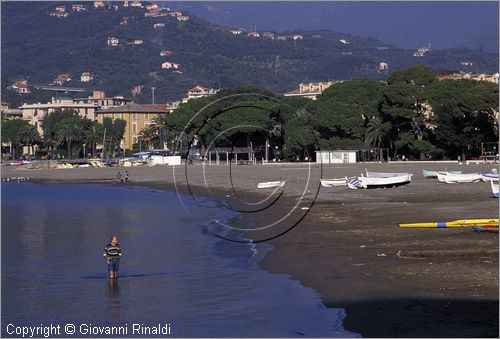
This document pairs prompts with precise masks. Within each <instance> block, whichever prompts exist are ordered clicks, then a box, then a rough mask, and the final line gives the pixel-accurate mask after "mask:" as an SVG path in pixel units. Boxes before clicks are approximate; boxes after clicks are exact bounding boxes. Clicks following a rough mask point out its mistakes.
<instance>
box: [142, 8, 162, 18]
mask: <svg viewBox="0 0 500 339" xmlns="http://www.w3.org/2000/svg"><path fill="white" fill-rule="evenodd" d="M144 16H145V17H146V18H158V17H162V16H167V11H166V10H165V9H163V8H161V7H157V8H154V9H152V10H150V11H147V12H146V13H144Z"/></svg>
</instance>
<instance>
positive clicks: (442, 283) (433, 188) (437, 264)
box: [2, 163, 499, 337]
mask: <svg viewBox="0 0 500 339" xmlns="http://www.w3.org/2000/svg"><path fill="white" fill-rule="evenodd" d="M494 166H495V165H491V164H490V165H459V164H439V163H438V164H412V163H390V164H372V163H370V164H355V165H339V166H334V165H328V166H323V167H320V166H317V165H313V166H312V167H311V168H310V169H309V168H307V167H304V166H297V165H286V164H279V165H267V166H263V165H257V166H237V167H231V169H230V168H229V167H228V166H208V167H206V168H205V175H204V173H203V167H202V166H188V167H187V168H184V167H181V168H178V169H177V170H176V172H175V178H176V183H177V186H178V188H179V189H181V190H182V191H183V192H188V191H189V190H191V191H192V192H193V193H195V194H202V195H213V196H214V197H215V198H217V199H221V200H226V201H228V203H229V204H230V205H231V206H233V207H235V208H243V209H245V208H246V209H247V210H248V211H249V210H251V209H252V208H249V205H248V204H244V203H241V202H238V199H236V198H239V199H242V200H245V201H250V202H257V201H258V200H261V199H262V196H263V195H262V194H263V192H262V191H259V190H257V189H256V183H257V182H262V181H271V180H286V185H285V187H284V191H283V192H284V193H283V196H282V197H280V198H279V199H277V201H276V203H275V204H274V205H273V206H272V208H268V209H265V210H263V211H259V212H258V213H243V215H244V219H245V220H246V222H247V223H248V224H253V225H257V226H258V225H265V224H268V223H270V221H272V220H275V219H277V218H278V217H279V216H280V215H281V214H283V213H284V212H286V211H290V210H291V209H292V208H293V206H295V205H296V204H297V206H298V208H297V209H296V210H294V212H293V213H292V214H291V216H290V218H288V219H287V220H290V221H289V223H288V224H287V225H284V226H279V225H278V226H276V227H271V228H266V229H265V230H263V231H256V232H255V239H265V238H267V237H273V236H276V235H277V234H279V233H284V234H283V235H282V236H279V237H277V238H275V239H273V240H271V243H272V244H273V245H275V249H274V250H273V251H272V252H271V253H270V254H268V255H267V256H266V257H265V259H264V260H263V262H262V263H261V264H262V266H263V267H264V268H265V269H266V270H269V271H271V272H274V273H283V274H289V275H291V276H292V277H293V278H294V279H297V280H299V281H300V282H301V283H302V284H304V285H305V286H308V287H312V288H314V289H315V290H317V291H318V292H319V293H320V294H321V296H322V299H323V302H324V303H325V304H326V305H327V306H330V307H342V308H345V310H346V313H347V317H346V319H345V321H344V327H345V328H346V329H348V330H350V331H353V332H358V333H360V334H361V335H363V336H365V337H498V334H499V333H498V330H499V325H498V316H499V313H498V233H490V232H481V233H475V232H473V231H471V229H469V228H462V229H401V228H399V227H398V223H403V222H423V221H443V220H455V219H465V218H490V217H498V213H499V205H498V199H495V198H493V197H492V195H491V189H490V186H489V184H487V183H483V182H480V183H474V184H444V183H438V182H437V180H436V179H424V178H423V177H422V175H421V170H422V168H427V169H438V170H444V168H445V167H446V168H447V169H448V170H462V171H463V172H476V171H488V170H491V168H492V167H494ZM365 168H367V169H368V170H374V171H383V172H391V171H393V172H406V171H407V172H410V173H413V174H414V176H413V180H412V182H411V184H410V185H407V186H403V187H398V188H391V189H377V190H350V189H348V188H344V187H340V188H332V189H327V188H323V187H321V188H320V187H319V177H320V176H322V177H324V178H334V177H343V176H344V175H348V176H351V175H359V173H360V172H363V171H364V170H365ZM119 170H120V171H121V172H122V173H123V172H124V171H125V170H128V172H129V173H130V181H131V183H130V184H140V185H145V186H153V187H156V188H162V189H173V188H174V185H173V181H174V180H173V178H174V176H173V173H172V168H167V167H140V168H139V167H134V168H128V169H124V168H103V169H95V168H81V169H60V170H25V169H13V168H7V167H4V168H2V177H16V176H24V177H30V179H31V180H41V181H49V182H114V181H116V179H115V178H116V174H117V172H118V171H119ZM186 173H187V174H188V175H187V180H186V176H185V174H186ZM308 174H310V178H309V186H308V187H307V188H306V189H304V188H305V187H306V185H307V182H308V181H307V177H308ZM205 179H206V183H207V186H206V187H208V188H210V190H207V189H206V188H205V187H204V183H205ZM231 182H232V183H233V184H234V187H235V189H234V190H233V189H232V188H231ZM187 183H189V189H188V188H187ZM266 192H269V191H266ZM316 194H317V196H316ZM301 197H302V200H300V198H301ZM269 201H274V198H272V199H269ZM250 207H251V206H250ZM308 207H310V209H306V208H308ZM302 208H304V209H302ZM302 217H303V219H301V218H302ZM296 221H300V222H298V223H297V225H296V226H295V227H294V228H293V229H292V230H291V231H289V232H285V231H286V230H287V229H288V227H290V226H292V225H294V223H295V222H296ZM248 233H249V234H250V237H252V238H254V233H253V232H248Z"/></svg>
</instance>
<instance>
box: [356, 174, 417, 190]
mask: <svg viewBox="0 0 500 339" xmlns="http://www.w3.org/2000/svg"><path fill="white" fill-rule="evenodd" d="M412 176H413V174H409V173H404V174H401V175H398V176H391V177H385V178H376V177H375V178H374V177H363V176H361V177H358V178H357V180H350V181H348V183H347V186H348V187H349V188H352V189H358V188H366V189H370V188H388V187H397V186H403V185H407V184H409V183H410V182H411V177H412Z"/></svg>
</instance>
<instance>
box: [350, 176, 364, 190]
mask: <svg viewBox="0 0 500 339" xmlns="http://www.w3.org/2000/svg"><path fill="white" fill-rule="evenodd" d="M346 183H347V187H349V188H350V189H353V190H357V189H359V188H364V187H363V185H362V184H361V181H360V180H359V179H358V178H351V179H347V181H346Z"/></svg>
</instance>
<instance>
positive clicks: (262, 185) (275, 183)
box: [257, 181, 285, 188]
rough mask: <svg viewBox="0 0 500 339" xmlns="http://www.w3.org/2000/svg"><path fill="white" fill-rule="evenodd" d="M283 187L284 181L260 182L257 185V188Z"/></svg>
mask: <svg viewBox="0 0 500 339" xmlns="http://www.w3.org/2000/svg"><path fill="white" fill-rule="evenodd" d="M283 186H285V182H284V181H269V182H260V183H258V184H257V188H277V187H283Z"/></svg>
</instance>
